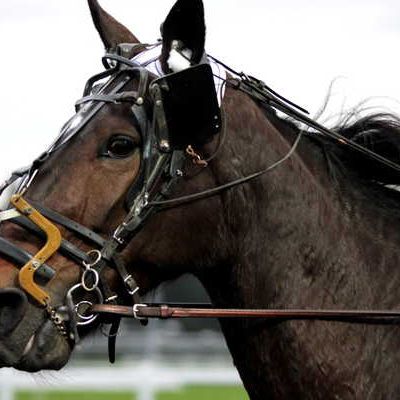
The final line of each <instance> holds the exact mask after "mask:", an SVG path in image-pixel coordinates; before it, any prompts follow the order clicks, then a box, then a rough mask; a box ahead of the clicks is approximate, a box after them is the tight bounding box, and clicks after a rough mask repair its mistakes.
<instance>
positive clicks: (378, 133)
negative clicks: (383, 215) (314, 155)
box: [324, 113, 400, 185]
mask: <svg viewBox="0 0 400 400" xmlns="http://www.w3.org/2000/svg"><path fill="white" fill-rule="evenodd" d="M332 130H334V131H336V132H338V133H340V134H341V135H343V136H345V137H346V138H348V139H350V140H352V141H354V142H356V143H358V144H360V145H362V146H363V147H365V148H367V149H369V150H371V151H373V152H375V153H378V154H380V155H381V156H383V157H385V158H387V159H389V160H391V161H393V162H394V163H399V162H400V119H399V118H398V117H397V116H395V115H393V114H389V113H378V114H372V115H368V116H365V117H362V118H359V119H358V120H356V121H354V122H351V123H349V122H348V121H346V120H345V121H344V122H342V123H340V124H339V125H338V126H336V127H334V128H332ZM324 146H328V147H329V150H328V151H327V154H328V156H329V155H333V156H334V157H335V159H336V164H337V163H339V164H340V163H341V164H342V165H343V166H344V167H345V168H346V170H347V171H348V172H351V173H352V175H356V176H358V177H359V178H360V179H362V180H366V181H370V182H373V183H375V184H379V185H400V173H399V172H397V171H395V170H393V169H391V168H390V167H387V166H385V165H383V164H381V163H379V162H377V161H374V160H372V159H371V158H369V157H368V156H366V155H363V154H361V153H359V152H357V151H354V150H351V149H348V148H346V146H341V145H337V144H334V145H333V144H326V143H325V144H324Z"/></svg>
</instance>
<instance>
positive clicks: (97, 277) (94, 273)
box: [81, 268, 100, 292]
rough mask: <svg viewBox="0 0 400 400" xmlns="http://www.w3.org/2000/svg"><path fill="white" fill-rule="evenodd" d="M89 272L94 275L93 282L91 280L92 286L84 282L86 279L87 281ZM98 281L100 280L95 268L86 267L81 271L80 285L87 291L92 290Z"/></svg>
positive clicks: (95, 287) (97, 284)
mask: <svg viewBox="0 0 400 400" xmlns="http://www.w3.org/2000/svg"><path fill="white" fill-rule="evenodd" d="M90 274H93V277H94V282H93V284H92V286H90V285H87V284H86V281H87V279H88V277H90ZM99 282H100V277H99V273H98V272H97V271H96V270H95V269H91V268H88V269H87V270H85V271H83V274H82V279H81V284H82V287H83V288H84V289H85V290H86V291H87V292H93V290H96V289H97V287H98V286H99Z"/></svg>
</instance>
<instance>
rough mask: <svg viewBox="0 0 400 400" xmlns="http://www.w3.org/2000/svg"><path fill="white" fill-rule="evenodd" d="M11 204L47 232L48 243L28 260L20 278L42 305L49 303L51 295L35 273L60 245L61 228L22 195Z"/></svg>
mask: <svg viewBox="0 0 400 400" xmlns="http://www.w3.org/2000/svg"><path fill="white" fill-rule="evenodd" d="M11 204H12V205H13V206H14V207H15V208H16V209H17V210H18V211H19V212H20V213H21V214H22V215H24V216H25V217H27V218H29V219H30V220H31V221H32V222H33V223H34V224H35V225H37V226H38V227H39V228H40V229H41V230H42V231H44V232H45V233H46V237H47V240H46V244H45V245H44V247H43V248H42V249H41V250H40V251H39V252H38V253H36V254H35V256H34V257H33V258H32V260H30V261H29V262H27V263H26V264H25V265H24V266H23V267H22V269H21V270H20V272H19V275H18V279H19V284H20V286H21V288H23V289H24V290H25V291H26V292H27V293H29V294H30V295H31V296H32V297H33V298H34V299H35V300H36V301H38V302H39V303H40V304H41V305H43V306H46V305H48V304H49V301H50V296H49V295H48V293H46V292H45V291H44V290H43V289H41V288H40V287H39V286H38V285H37V284H36V283H35V281H34V275H35V272H36V270H37V269H38V268H40V267H41V266H42V265H43V264H44V263H45V262H46V261H47V260H48V259H49V258H50V257H51V256H52V255H53V254H54V253H55V252H56V251H57V250H58V249H59V247H60V245H61V233H60V230H59V229H58V228H57V227H56V226H55V225H54V224H53V223H51V222H50V221H49V220H48V219H46V218H45V217H44V216H43V215H42V214H40V212H39V211H37V210H36V209H35V208H33V207H32V206H31V205H30V204H29V203H28V202H27V201H26V200H25V199H24V198H23V197H22V195H19V194H16V195H14V196H12V198H11Z"/></svg>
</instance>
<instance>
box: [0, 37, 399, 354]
mask: <svg viewBox="0 0 400 400" xmlns="http://www.w3.org/2000/svg"><path fill="white" fill-rule="evenodd" d="M141 46H142V45H141ZM136 50H137V49H136V46H135V45H127V44H123V45H120V46H118V48H117V49H116V51H115V52H113V53H111V54H107V55H106V56H105V57H104V58H103V63H104V65H105V67H106V70H105V71H104V72H102V73H100V74H98V75H96V76H94V77H93V78H91V79H89V81H88V83H87V85H86V87H85V90H84V95H83V98H82V99H81V100H79V101H78V102H77V103H76V107H77V114H76V115H75V116H74V117H73V118H72V119H71V120H70V121H69V122H68V123H67V124H66V125H65V127H64V128H63V130H62V132H61V134H60V136H59V137H58V138H57V140H56V141H55V142H54V144H53V145H52V146H51V147H50V149H49V150H47V151H46V152H45V153H43V154H42V155H41V156H40V157H39V158H38V159H37V160H35V161H34V162H33V164H32V165H31V166H30V167H29V168H27V169H23V170H20V171H17V172H14V173H13V175H12V176H11V178H10V179H9V180H8V181H7V182H5V184H3V186H2V187H1V188H0V193H3V192H4V191H5V190H10V191H11V190H13V189H12V188H13V186H15V185H16V182H19V185H18V187H17V189H16V190H15V193H16V194H14V195H12V197H11V200H10V204H11V205H12V206H13V208H10V209H8V210H6V211H4V212H2V213H0V221H5V220H7V221H9V222H11V223H14V224H16V225H19V226H21V227H23V228H24V229H25V230H27V231H28V232H30V233H32V234H34V235H35V236H38V237H40V238H43V239H45V245H44V246H43V248H42V249H40V250H39V251H38V252H37V253H36V254H35V255H31V254H29V253H28V252H26V251H24V250H22V249H20V248H19V247H17V246H15V245H14V244H12V243H11V242H10V241H8V240H7V239H5V238H2V237H0V253H1V254H3V255H4V256H6V257H7V258H9V259H11V260H12V261H14V262H15V263H16V264H17V265H20V266H21V269H20V271H19V284H20V286H21V288H22V289H23V290H24V291H25V292H27V293H28V294H29V295H30V296H31V297H32V298H33V299H35V300H36V301H37V303H38V304H40V305H41V306H43V307H45V308H46V309H47V312H48V315H49V318H50V319H51V320H52V321H53V322H54V324H55V326H56V327H57V329H58V331H59V332H60V334H62V335H63V336H64V337H65V338H66V340H68V341H70V342H71V344H75V343H77V342H78V341H79V327H81V326H85V325H90V324H92V323H93V322H94V321H95V320H96V319H97V317H98V316H99V315H101V314H104V315H106V317H107V320H108V321H109V322H110V323H111V329H110V335H109V355H110V360H111V361H112V362H113V361H114V360H115V340H116V339H115V338H116V334H117V332H118V327H119V323H120V319H121V318H122V317H133V318H136V319H139V320H140V321H141V322H142V323H143V324H146V320H147V319H148V318H162V319H165V318H188V317H199V318H205V317H207V318H209V317H218V318H224V317H226V318H235V317H241V318H243V317H246V318H251V317H256V318H265V319H274V320H280V319H284V320H288V319H318V320H337V321H346V322H360V323H361V322H362V323H370V322H372V323H399V322H400V312H398V311H387V310H384V311H369V310H366V311H360V310H270V309H265V310H232V309H215V308H212V306H211V305H184V306H183V307H182V305H166V304H142V302H141V300H140V297H139V287H138V286H137V284H136V282H135V280H134V278H133V276H132V275H131V274H129V273H128V271H127V268H126V266H125V264H124V261H123V258H122V256H121V252H122V251H123V249H124V248H125V247H126V245H127V244H128V243H129V242H130V241H131V240H132V238H134V236H135V234H136V233H137V232H138V231H139V230H140V229H141V228H142V227H143V224H144V223H145V221H146V220H147V219H148V218H149V217H150V216H151V215H153V214H154V213H156V212H158V211H159V210H161V209H165V208H170V207H176V206H179V205H181V204H186V203H190V202H193V201H197V200H200V199H204V198H207V197H210V196H214V195H216V194H219V193H221V192H223V191H225V190H228V189H231V188H233V187H236V186H239V185H242V184H244V183H246V182H249V181H250V180H253V179H256V178H258V177H260V176H261V175H263V174H265V173H267V172H269V171H271V170H273V169H274V168H276V167H278V166H279V165H281V164H282V163H284V162H285V161H286V160H287V159H288V158H289V157H291V155H292V154H293V153H294V152H295V151H296V149H297V145H298V143H299V141H300V139H301V137H302V134H304V133H300V134H299V135H298V137H297V139H296V140H295V141H294V143H293V145H292V147H291V148H290V150H289V151H288V153H287V154H286V155H284V156H283V157H282V158H281V159H279V160H277V161H276V162H275V163H273V164H272V165H270V166H268V167H266V168H265V169H263V170H261V171H258V172H255V173H254V174H251V175H249V176H246V177H243V178H240V179H237V180H234V181H232V182H228V183H226V184H223V185H220V186H218V187H215V188H211V189H208V190H205V191H202V192H197V193H194V194H191V195H186V196H182V197H179V198H171V192H172V189H173V188H174V187H175V185H176V184H177V182H179V181H180V179H181V178H182V176H183V175H184V168H183V167H184V163H185V161H186V160H187V157H190V158H192V160H193V161H194V162H195V163H196V164H197V165H200V166H202V167H204V166H206V163H205V161H204V160H202V158H201V157H200V156H199V155H198V153H197V152H196V151H195V149H196V148H197V147H200V146H202V145H204V144H206V143H208V142H210V141H211V140H212V139H213V138H214V137H215V136H216V135H217V134H220V135H222V134H223V132H222V133H220V132H221V130H223V122H224V121H223V118H222V117H221V112H220V108H219V105H218V100H217V95H216V92H215V88H214V83H213V79H214V77H213V74H212V71H211V68H210V66H209V65H207V64H200V65H196V66H193V67H191V68H188V69H187V70H183V71H181V72H178V73H173V74H169V75H166V76H164V77H161V78H158V79H155V80H152V81H151V79H150V76H149V72H148V71H147V70H146V69H145V68H143V67H142V66H141V65H138V64H137V63H135V62H134V61H132V60H131V58H132V55H133V54H134V53H135V51H136ZM214 60H215V62H217V63H218V64H220V65H221V66H223V67H224V68H225V69H226V70H227V71H228V72H229V73H230V74H231V76H233V77H230V78H228V79H227V80H226V81H224V84H227V85H230V86H231V87H233V88H236V89H238V90H241V91H243V92H245V93H247V94H248V95H249V96H250V97H251V98H253V99H254V100H255V101H256V102H258V103H259V104H260V105H261V106H264V107H268V108H270V107H273V108H274V109H277V110H279V111H281V112H284V113H285V114H286V115H288V116H290V117H292V118H294V119H296V120H297V121H299V122H301V123H304V124H305V125H307V126H308V127H310V128H312V129H313V130H314V131H315V134H320V135H323V136H325V137H327V138H330V139H331V140H333V141H334V142H335V143H337V144H338V145H341V146H343V145H345V146H348V147H350V148H352V149H354V150H356V151H359V152H362V153H363V154H365V155H367V156H368V157H370V158H372V159H374V160H377V161H379V162H380V163H382V164H384V165H386V166H387V167H389V168H392V169H394V170H396V171H397V172H400V166H399V165H398V164H396V163H393V162H392V161H390V160H388V159H386V158H384V157H382V156H380V155H378V154H376V153H373V152H371V151H370V150H368V149H366V148H364V147H362V146H360V145H358V144H357V143H354V142H352V141H350V140H349V139H347V138H345V137H343V136H341V135H340V134H338V133H336V132H333V131H331V130H328V129H327V128H325V127H323V126H321V125H319V124H318V123H317V122H315V121H313V120H312V119H310V118H309V117H308V116H307V115H306V112H305V111H304V110H302V109H301V108H300V107H298V106H296V105H294V104H293V103H291V102H290V101H288V100H286V99H284V98H283V97H281V96H280V95H278V94H277V93H275V92H274V91H273V90H272V89H270V88H269V87H267V86H266V85H265V84H264V83H263V82H262V81H259V80H257V79H255V78H253V77H249V76H247V75H245V74H243V73H237V72H236V71H234V70H232V69H231V68H229V67H228V66H226V65H224V64H223V63H221V62H220V61H218V60H216V59H214ZM104 79H108V80H107V81H106V83H101V84H100V85H99V84H98V83H99V82H101V81H103V80H104ZM131 82H138V86H137V89H135V90H130V91H126V90H124V89H125V87H126V86H127V84H128V83H131ZM107 103H113V104H122V103H124V104H129V105H130V107H131V110H132V117H133V119H134V121H135V124H136V125H137V127H138V131H139V132H140V134H141V135H142V142H143V150H142V162H141V167H140V172H139V177H138V178H137V179H136V180H135V182H134V183H133V184H132V187H131V188H130V190H129V193H128V194H127V200H126V203H127V208H128V212H127V215H126V217H125V219H124V220H123V222H122V223H121V224H120V225H119V226H118V227H117V229H116V230H115V232H114V234H113V235H112V236H111V237H110V238H108V239H104V238H103V237H101V236H100V235H98V234H96V233H95V232H93V231H92V230H90V229H88V228H86V227H84V226H82V225H81V224H79V223H77V222H75V221H72V220H71V219H69V218H67V217H65V216H63V215H61V214H59V213H57V212H56V211H54V210H51V209H49V208H46V207H43V206H42V205H40V204H35V203H32V202H31V203H29V202H28V201H27V200H26V199H25V198H24V194H25V192H26V190H27V189H28V188H29V186H30V184H31V182H32V181H33V179H34V177H35V175H36V174H37V172H38V171H39V169H40V168H41V167H42V165H43V164H44V163H45V162H46V160H47V159H48V158H49V156H50V155H51V154H53V153H54V152H55V151H57V150H58V149H60V148H62V147H63V146H65V145H66V144H68V142H69V141H70V140H71V138H73V137H75V136H76V135H78V134H79V133H80V131H81V129H82V128H83V127H84V126H85V125H86V124H87V123H88V122H89V121H90V120H91V119H92V118H93V117H94V116H95V115H96V114H97V113H98V111H99V110H100V109H101V108H102V107H103V106H104V104H107ZM146 103H149V104H150V105H151V107H152V108H151V112H150V113H149V112H148V110H146V108H145V107H146ZM199 103H200V106H199ZM149 104H147V107H148V106H149ZM149 115H150V116H151V119H150V117H149ZM189 122H192V123H191V124H190V125H189ZM193 122H195V123H193ZM189 126H190V130H191V132H190V135H187V134H186V133H187V132H186V131H187V130H188V127H189ZM194 126H195V128H193V127H194ZM188 140H189V141H188ZM222 144H223V141H222V140H220V141H219V146H221V145H222ZM217 151H218V148H217ZM58 226H62V227H63V228H65V229H66V230H67V231H69V232H71V233H73V234H74V235H75V236H76V237H79V238H80V239H83V240H84V241H85V242H86V243H87V244H90V246H91V247H93V250H91V251H89V252H84V251H82V250H81V249H79V248H78V247H77V246H75V245H74V244H72V243H71V242H69V241H68V240H66V239H65V238H63V237H62V236H61V233H60V230H59V228H58ZM56 252H60V254H63V255H64V256H66V257H67V258H69V259H71V260H73V261H74V262H76V263H77V264H79V265H80V266H81V267H82V274H81V281H80V282H79V283H77V284H76V285H75V286H73V287H72V288H70V289H69V290H68V292H67V294H66V298H65V303H64V304H62V305H55V304H52V302H51V298H50V296H49V294H48V293H47V292H46V291H45V289H44V288H43V286H45V285H46V282H48V281H49V280H51V279H52V278H53V277H54V275H55V270H54V269H53V268H52V267H51V266H50V265H48V264H46V262H47V261H48V260H49V258H50V257H51V256H52V255H53V254H55V253H56ZM105 268H112V269H114V270H116V271H117V272H118V274H119V276H120V277H121V279H122V281H123V282H124V285H125V288H126V293H127V294H128V296H129V297H130V298H131V301H130V303H131V304H132V305H130V306H125V305H121V295H120V294H117V293H114V292H113V291H112V290H111V289H110V287H109V285H108V283H107V281H106V280H105V279H103V277H102V275H103V271H104V269H105Z"/></svg>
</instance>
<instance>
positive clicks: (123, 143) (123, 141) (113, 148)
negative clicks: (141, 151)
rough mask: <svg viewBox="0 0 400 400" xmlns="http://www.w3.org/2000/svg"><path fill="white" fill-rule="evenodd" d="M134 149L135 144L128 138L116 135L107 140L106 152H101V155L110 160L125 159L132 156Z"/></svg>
mask: <svg viewBox="0 0 400 400" xmlns="http://www.w3.org/2000/svg"><path fill="white" fill-rule="evenodd" d="M136 147H137V144H136V142H135V141H134V140H133V138H131V137H130V136H123V135H116V136H112V137H111V138H110V139H109V141H108V143H107V148H106V151H104V152H102V153H103V154H102V155H103V156H107V157H110V158H126V157H129V156H130V155H132V153H133V152H134V151H135V149H136Z"/></svg>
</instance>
